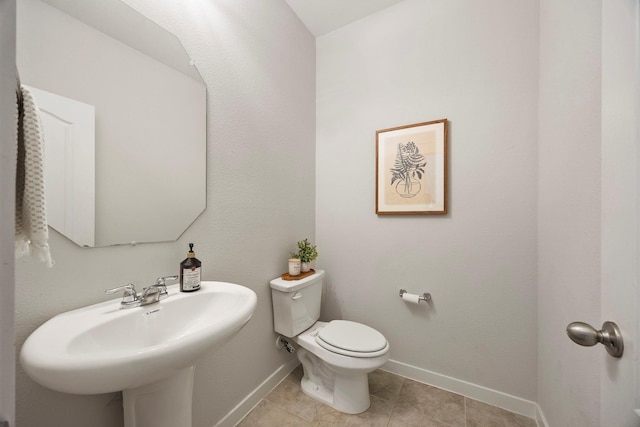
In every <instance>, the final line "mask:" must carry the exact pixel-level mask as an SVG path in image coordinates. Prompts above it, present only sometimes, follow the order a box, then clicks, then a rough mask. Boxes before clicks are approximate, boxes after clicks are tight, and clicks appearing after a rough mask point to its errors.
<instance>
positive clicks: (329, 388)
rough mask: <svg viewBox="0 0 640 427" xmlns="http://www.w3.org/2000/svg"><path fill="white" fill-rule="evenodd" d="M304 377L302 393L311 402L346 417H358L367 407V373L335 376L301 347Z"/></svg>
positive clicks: (300, 358)
mask: <svg viewBox="0 0 640 427" xmlns="http://www.w3.org/2000/svg"><path fill="white" fill-rule="evenodd" d="M298 358H299V360H300V361H301V362H302V367H303V369H304V376H303V378H302V381H301V382H300V386H301V387H302V391H303V392H304V394H306V395H307V396H309V397H311V398H312V399H315V400H318V401H320V402H322V403H325V404H327V405H329V406H331V407H332V408H333V409H335V410H337V411H340V412H344V413H346V414H359V413H362V412H364V411H366V410H367V409H369V406H370V405H371V401H370V399H369V377H368V373H367V372H361V371H360V372H358V371H356V372H353V373H345V372H344V371H343V372H340V373H336V372H335V371H333V370H332V369H331V368H330V367H329V366H327V364H325V363H324V362H323V361H322V360H321V359H319V358H317V357H316V356H314V355H313V354H311V353H310V352H308V351H307V350H305V349H304V348H300V349H299V350H298Z"/></svg>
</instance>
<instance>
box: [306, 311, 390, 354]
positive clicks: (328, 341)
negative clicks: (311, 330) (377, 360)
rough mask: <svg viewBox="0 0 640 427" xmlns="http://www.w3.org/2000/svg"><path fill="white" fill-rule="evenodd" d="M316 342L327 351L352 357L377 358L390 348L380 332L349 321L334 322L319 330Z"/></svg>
mask: <svg viewBox="0 0 640 427" xmlns="http://www.w3.org/2000/svg"><path fill="white" fill-rule="evenodd" d="M316 342H317V343H318V344H319V345H320V346H321V347H323V348H324V349H326V350H329V351H331V352H333V353H338V354H342V355H344V356H351V357H377V356H380V355H382V354H384V353H386V352H387V351H388V348H389V343H388V342H387V339H386V338H385V337H384V335H382V334H381V333H380V332H378V331H376V330H375V329H373V328H371V327H369V326H367V325H363V324H361V323H357V322H351V321H348V320H333V321H331V322H329V324H327V325H326V326H325V327H323V328H319V329H318V332H317V335H316Z"/></svg>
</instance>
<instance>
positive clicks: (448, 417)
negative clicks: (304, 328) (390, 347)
mask: <svg viewBox="0 0 640 427" xmlns="http://www.w3.org/2000/svg"><path fill="white" fill-rule="evenodd" d="M301 377H302V366H298V367H297V368H296V369H295V370H294V371H293V372H292V373H291V374H290V375H289V376H288V377H287V378H286V379H285V380H284V381H282V382H281V383H280V384H279V385H278V386H277V387H276V388H274V389H273V390H272V391H271V392H270V393H269V394H268V395H267V396H266V397H265V398H264V399H263V400H262V401H261V402H260V403H259V404H258V405H257V406H256V407H255V408H254V409H253V410H252V411H251V412H250V413H249V414H248V415H247V416H246V417H245V418H244V419H243V420H242V421H241V422H240V423H239V424H238V427H253V426H265V427H271V426H313V427H334V426H335V427H338V426H367V427H369V426H371V427H374V426H388V427H414V426H415V427H536V422H535V421H534V420H533V419H532V418H528V417H525V416H522V415H518V414H514V413H512V412H509V411H505V410H503V409H499V408H496V407H494V406H490V405H487V404H485V403H482V402H479V401H477V400H473V399H468V398H466V397H464V396H460V395H458V394H455V393H450V392H448V391H444V390H441V389H438V388H435V387H431V386H428V385H426V384H422V383H419V382H417V381H413V380H410V379H408V378H404V377H401V376H398V375H394V374H391V373H389V372H385V371H380V370H378V371H375V372H372V373H371V374H369V391H370V392H371V406H370V407H369V409H368V410H367V411H365V412H363V413H362V414H358V415H347V414H343V413H341V412H338V411H336V410H334V409H332V408H330V407H329V406H327V405H324V404H322V403H320V402H317V401H315V400H314V399H311V398H310V397H308V396H306V395H305V394H303V393H302V390H301V389H300V379H301Z"/></svg>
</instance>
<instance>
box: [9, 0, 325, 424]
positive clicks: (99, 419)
mask: <svg viewBox="0 0 640 427" xmlns="http://www.w3.org/2000/svg"><path fill="white" fill-rule="evenodd" d="M128 3H131V4H132V5H133V6H134V7H135V8H137V9H139V10H140V11H141V12H143V13H144V14H146V15H147V16H149V17H150V18H151V19H154V20H156V21H157V22H158V23H160V24H161V25H163V26H165V27H166V28H168V29H169V30H170V31H172V32H174V33H175V34H176V35H177V36H178V37H179V38H180V39H181V40H182V42H183V44H184V45H185V48H186V49H187V51H188V53H189V54H190V56H191V57H192V58H193V59H194V60H195V62H196V63H197V64H198V68H199V71H200V73H201V74H202V77H203V79H204V80H205V82H206V83H207V86H208V91H209V92H208V116H207V118H208V120H207V125H208V147H207V166H208V173H207V201H208V208H207V210H206V211H205V212H204V214H203V215H201V216H200V217H199V218H198V219H197V220H196V222H195V223H194V224H193V225H192V226H191V227H190V228H189V229H188V230H187V231H186V232H185V234H184V235H183V236H182V237H181V238H180V239H179V241H178V242H176V243H157V244H142V245H137V246H135V247H131V246H125V247H108V248H96V249H81V248H79V247H77V246H76V245H74V244H73V243H71V242H69V241H68V240H66V239H65V238H63V237H61V236H59V235H58V234H57V233H56V232H52V233H51V234H52V236H51V247H52V254H53V257H54V259H55V261H56V265H55V266H54V268H53V269H50V270H49V269H46V268H44V267H42V266H41V265H38V264H34V263H32V262H29V261H26V260H20V261H19V262H17V264H16V269H17V278H16V294H17V297H16V304H17V310H16V311H17V313H16V321H17V344H18V346H20V345H21V344H22V342H23V341H24V339H25V338H26V337H27V336H28V334H29V333H31V332H32V331H33V330H34V329H35V328H36V327H38V326H39V325H40V324H41V323H43V322H44V321H45V320H47V319H48V318H50V317H52V316H54V315H55V314H58V313H60V312H63V311H66V310H69V309H73V308H77V307H81V306H84V305H87V304H91V303H94V302H98V301H103V300H106V299H108V297H107V296H105V295H104V293H103V292H104V289H107V288H109V287H112V286H115V285H119V284H122V283H127V282H134V283H135V284H136V285H140V286H142V285H147V284H150V283H152V282H153V281H154V280H155V278H156V277H158V276H161V275H166V274H171V273H175V272H177V269H178V264H179V262H180V261H181V260H182V259H184V257H185V255H186V251H187V249H188V247H187V243H188V242H194V243H195V244H196V246H195V249H196V253H197V256H198V258H199V259H200V260H201V261H202V263H203V276H204V279H205V280H224V281H231V282H236V283H240V284H243V285H245V286H248V287H249V288H251V289H253V290H254V291H255V292H256V293H257V295H258V301H259V302H258V308H257V310H256V312H255V315H254V317H253V319H252V320H251V321H250V322H249V323H248V324H247V326H246V327H245V328H244V329H243V330H242V331H241V332H240V333H239V334H238V336H237V337H236V338H235V339H234V340H232V341H231V342H229V343H228V344H227V345H226V346H225V347H224V348H223V349H221V350H219V351H218V352H216V353H214V354H207V355H206V356H204V357H203V358H202V359H201V360H200V362H199V363H198V365H197V367H196V379H195V392H194V393H195V394H194V426H197V427H210V426H212V425H213V424H215V423H216V422H217V421H219V420H220V419H221V418H222V417H224V416H225V415H226V414H227V413H228V412H229V411H230V410H231V409H232V408H233V407H234V406H235V405H236V404H238V403H239V402H240V401H241V400H242V399H243V398H244V397H245V396H247V395H248V394H249V393H250V392H251V391H253V389H254V388H256V387H257V386H258V385H259V384H260V383H261V382H262V381H263V380H264V379H265V378H266V377H267V376H269V375H270V374H272V373H273V372H274V371H275V370H276V369H277V368H278V367H280V366H281V365H282V364H283V363H285V362H286V361H288V360H289V359H290V356H289V355H288V354H285V353H283V352H279V351H278V350H276V348H275V345H274V342H275V334H274V332H273V327H272V314H271V296H270V293H269V280H271V279H272V278H274V277H277V276H278V275H279V274H281V273H282V272H284V271H285V269H286V259H287V258H288V253H289V251H290V250H293V249H294V248H295V242H296V241H297V240H301V239H303V238H305V237H310V238H313V237H314V235H315V229H314V215H315V200H314V190H313V189H314V180H315V170H314V165H315V158H314V157H315V156H314V132H315V82H314V74H315V71H314V70H315V56H314V43H315V42H314V39H313V37H312V36H311V35H310V34H309V33H308V31H307V30H306V29H305V28H304V27H303V26H302V24H301V23H300V21H299V20H298V19H297V18H296V17H295V15H294V14H293V12H292V11H291V10H290V9H289V7H288V6H287V5H286V4H285V3H284V2H282V1H279V0H268V1H261V2H259V3H256V2H253V1H237V0H234V1H231V0H229V1H216V2H202V1H195V0H191V1H185V2H161V3H159V2H155V1H151V0H149V1H147V0H138V1H133V0H131V1H130V2H129V1H128ZM150 155H152V153H150ZM18 369H19V372H18V378H17V399H18V405H17V412H18V415H17V422H18V425H20V426H21V427H36V426H37V427H54V426H61V425H64V426H69V427H81V426H89V425H91V426H93V427H116V426H118V425H121V424H122V409H121V398H120V395H119V393H114V394H112V395H99V396H74V395H67V394H62V393H57V392H53V391H50V390H47V389H45V388H43V387H41V386H39V385H38V384H36V383H35V382H33V381H32V380H31V379H29V378H28V377H27V376H26V374H25V373H24V372H23V371H22V370H21V369H20V368H18Z"/></svg>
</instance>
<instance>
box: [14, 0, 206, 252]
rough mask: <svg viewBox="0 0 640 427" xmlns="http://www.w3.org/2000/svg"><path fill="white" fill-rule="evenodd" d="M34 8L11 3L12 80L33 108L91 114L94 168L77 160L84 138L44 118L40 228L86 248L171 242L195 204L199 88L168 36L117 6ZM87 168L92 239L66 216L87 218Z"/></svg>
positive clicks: (202, 168) (198, 199)
mask: <svg viewBox="0 0 640 427" xmlns="http://www.w3.org/2000/svg"><path fill="white" fill-rule="evenodd" d="M45 1H46V2H43V1H39V0H20V2H18V5H17V8H18V14H17V15H18V17H17V18H18V21H17V25H18V29H17V63H18V70H19V73H20V78H21V81H22V83H23V84H25V85H27V86H29V87H32V88H35V90H36V91H37V93H35V94H34V97H35V99H36V102H37V103H38V106H39V107H40V108H41V109H42V106H41V105H40V101H39V98H43V97H49V96H53V97H55V96H58V97H61V98H62V99H68V100H69V101H70V102H77V103H78V104H79V105H86V106H89V107H93V108H94V114H95V122H94V124H95V132H94V135H95V159H94V160H90V159H88V158H82V157H81V155H80V153H81V152H82V151H83V150H85V151H89V150H88V149H87V147H88V146H89V145H90V142H88V141H87V142H86V143H84V137H82V136H80V135H82V132H84V133H85V134H86V132H87V131H86V130H85V131H78V132H76V131H74V132H71V133H70V134H69V132H70V131H69V130H68V129H67V128H65V126H66V125H65V123H69V122H72V121H73V120H68V119H65V118H63V117H59V116H60V115H59V114H56V113H48V114H49V116H50V117H48V118H46V117H45V138H47V139H49V136H48V133H49V132H52V133H53V134H54V136H55V135H56V134H57V137H56V138H58V137H60V136H61V135H62V138H61V139H60V138H58V139H56V138H54V137H53V136H52V139H54V143H53V145H54V146H56V147H57V148H56V151H57V153H56V152H54V153H52V154H50V153H49V151H50V150H48V151H47V159H46V168H47V170H49V169H50V173H49V175H50V176H51V175H53V176H54V178H53V179H52V178H47V186H48V188H49V187H51V188H52V193H51V194H50V195H49V198H48V200H47V204H48V208H47V211H48V215H49V216H50V217H51V218H55V220H54V221H53V222H51V220H50V222H51V225H52V227H53V228H54V229H56V230H57V231H59V232H60V233H62V234H63V235H65V236H66V237H68V238H69V239H71V240H73V241H74V242H76V243H77V244H78V245H80V246H86V247H91V246H108V245H116V244H129V243H141V242H159V241H172V240H175V239H177V238H178V237H179V236H180V235H181V234H182V233H183V232H184V231H185V230H186V228H188V226H189V225H190V224H191V223H192V222H193V221H194V220H195V218H197V217H198V215H200V213H201V212H202V211H203V210H204V209H205V207H206V86H205V85H204V82H203V81H202V79H201V78H200V76H199V74H198V73H197V70H195V68H194V67H193V65H191V64H190V59H189V57H188V55H187V54H186V52H185V51H184V48H183V47H182V45H181V44H180V42H179V40H178V39H177V38H176V37H175V36H174V35H173V34H171V33H169V32H167V31H166V30H164V29H163V28H161V27H160V26H158V25H156V24H155V23H153V22H151V21H150V20H148V19H147V18H145V17H144V16H142V15H141V14H139V13H138V12H137V11H135V10H133V9H132V8H130V7H129V6H127V5H126V4H124V3H122V2H120V1H119V0H100V1H86V0H45ZM54 6H56V7H54ZM60 8H62V9H64V11H63V10H61V9H60ZM43 94H44V95H43ZM43 102H44V101H43ZM44 116H46V114H44ZM56 121H57V123H56ZM47 122H48V124H47ZM52 123H53V124H52ZM65 132H67V134H66V135H65ZM69 135H72V136H71V137H70V136H69ZM60 140H61V141H62V142H60ZM92 161H93V164H91V163H92ZM50 162H51V164H50ZM60 162H62V163H60ZM92 167H94V168H95V182H94V185H93V187H94V188H95V193H94V194H95V195H94V207H95V211H94V212H95V213H94V218H95V227H94V228H95V229H94V231H93V232H91V231H87V230H88V229H89V228H90V227H87V226H85V225H84V224H83V225H78V224H79V222H77V221H78V220H77V218H78V217H79V216H81V215H80V213H84V214H88V215H84V216H85V217H86V216H91V214H90V213H89V212H78V211H79V210H80V211H89V210H90V209H89V208H87V207H86V206H87V203H89V202H87V200H89V199H91V197H90V196H87V194H88V193H89V191H88V189H89V187H92V184H91V182H90V181H91V179H90V178H89V175H90V172H88V171H90V170H91V169H92ZM70 170H71V171H76V172H73V173H72V172H70ZM83 170H84V171H87V173H85V174H83V173H82V171H83ZM74 174H75V176H77V177H80V178H78V179H77V180H76V182H73V183H67V182H65V179H66V178H65V177H68V176H74ZM61 175H64V176H65V177H62V176H61ZM50 181H51V182H52V183H51V184H49V182H50ZM61 182H62V184H60V183H61ZM47 192H48V189H47ZM81 199H84V201H83V202H79V200H81ZM82 206H84V207H82ZM61 212H62V214H61ZM60 218H62V219H60ZM60 224H64V226H63V225H60ZM74 224H75V225H74ZM78 228H81V229H83V230H84V231H83V232H82V233H79V234H78V233H77V230H76V231H72V230H74V229H78ZM91 233H93V241H92V239H91V236H90V234H91ZM80 235H82V237H78V236H80Z"/></svg>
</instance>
